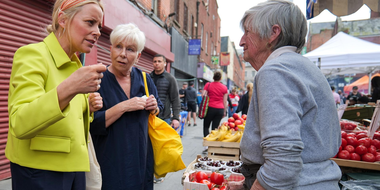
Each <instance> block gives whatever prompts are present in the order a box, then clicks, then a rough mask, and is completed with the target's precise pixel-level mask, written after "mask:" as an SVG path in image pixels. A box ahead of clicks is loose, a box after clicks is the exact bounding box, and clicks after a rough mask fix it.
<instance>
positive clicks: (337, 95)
mask: <svg viewBox="0 0 380 190" xmlns="http://www.w3.org/2000/svg"><path fill="white" fill-rule="evenodd" d="M331 91H332V94H333V96H334V101H335V105H339V104H340V96H339V94H338V93H336V92H335V87H334V86H331Z"/></svg>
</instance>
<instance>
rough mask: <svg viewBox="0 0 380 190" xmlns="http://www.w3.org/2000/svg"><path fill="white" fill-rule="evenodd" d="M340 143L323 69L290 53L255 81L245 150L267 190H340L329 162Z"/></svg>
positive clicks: (269, 64) (267, 65) (270, 63)
mask: <svg viewBox="0 0 380 190" xmlns="http://www.w3.org/2000/svg"><path fill="white" fill-rule="evenodd" d="M280 49H281V48H280ZM280 49H278V50H280ZM278 50H276V51H278ZM276 51H275V52H276ZM280 51H281V50H280ZM275 52H273V53H275ZM273 53H272V54H273ZM340 143H341V135H340V127H339V121H338V115H337V110H336V107H335V104H334V99H333V96H331V90H330V87H329V84H328V83H327V80H326V79H325V77H324V76H323V74H322V73H321V72H320V71H319V69H318V68H317V67H316V66H315V65H313V64H312V63H311V62H310V61H309V60H308V59H307V58H305V57H303V56H301V55H299V54H297V53H295V52H289V51H288V52H286V53H283V54H281V55H280V56H278V57H276V58H274V59H271V60H269V61H267V62H266V63H265V64H264V65H263V67H261V69H260V70H259V71H258V73H257V75H256V77H255V80H254V84H253V95H252V99H251V104H250V106H249V110H248V117H247V122H246V128H245V131H244V135H243V138H242V141H241V144H240V148H241V154H242V160H243V161H244V162H245V163H247V164H262V167H261V168H260V170H259V172H258V173H257V180H258V181H259V183H260V184H261V185H262V186H263V187H264V188H265V189H267V190H270V189H302V190H317V189H321V190H333V189H339V187H338V181H339V180H340V178H341V171H340V169H339V166H338V165H337V164H336V163H335V162H333V161H331V160H329V159H330V158H331V157H333V156H335V155H336V154H337V152H338V149H339V146H340Z"/></svg>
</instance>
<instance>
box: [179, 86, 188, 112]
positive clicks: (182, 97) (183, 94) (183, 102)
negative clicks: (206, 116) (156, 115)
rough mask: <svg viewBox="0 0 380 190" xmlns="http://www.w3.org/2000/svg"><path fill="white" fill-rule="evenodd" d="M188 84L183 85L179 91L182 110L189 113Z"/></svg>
mask: <svg viewBox="0 0 380 190" xmlns="http://www.w3.org/2000/svg"><path fill="white" fill-rule="evenodd" d="M187 86H188V84H187V82H183V83H182V88H181V89H179V91H178V93H179V99H180V102H181V110H182V111H187V102H186V89H187Z"/></svg>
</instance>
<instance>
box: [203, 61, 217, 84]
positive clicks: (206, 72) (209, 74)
mask: <svg viewBox="0 0 380 190" xmlns="http://www.w3.org/2000/svg"><path fill="white" fill-rule="evenodd" d="M213 77H214V72H212V70H211V69H209V68H208V67H207V66H206V65H205V66H203V78H204V79H206V80H208V81H210V82H212V81H214V80H213V79H212V78H213Z"/></svg>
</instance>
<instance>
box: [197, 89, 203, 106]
mask: <svg viewBox="0 0 380 190" xmlns="http://www.w3.org/2000/svg"><path fill="white" fill-rule="evenodd" d="M202 91H203V89H202V88H199V90H198V92H197V105H198V107H199V105H200V104H201V102H202Z"/></svg>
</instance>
